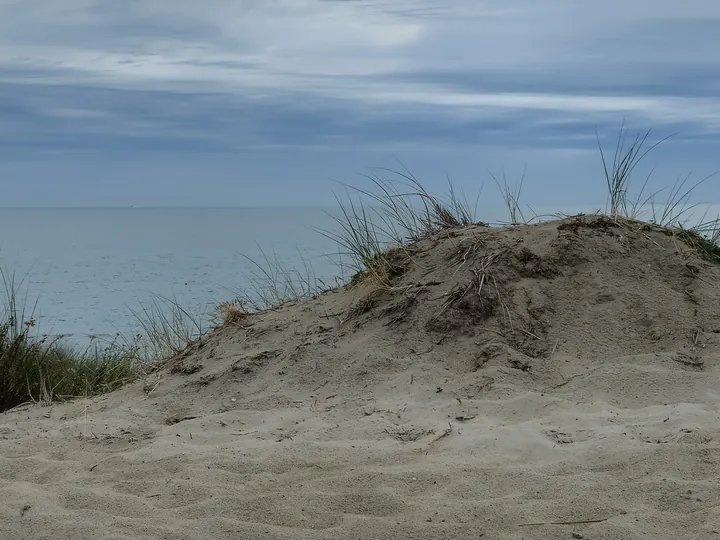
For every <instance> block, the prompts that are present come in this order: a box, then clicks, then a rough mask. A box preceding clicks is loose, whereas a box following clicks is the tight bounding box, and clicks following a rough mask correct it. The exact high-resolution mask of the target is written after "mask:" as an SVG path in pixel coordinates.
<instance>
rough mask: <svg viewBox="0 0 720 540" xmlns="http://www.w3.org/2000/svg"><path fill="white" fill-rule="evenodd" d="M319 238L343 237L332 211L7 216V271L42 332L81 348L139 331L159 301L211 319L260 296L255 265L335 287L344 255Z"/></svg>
mask: <svg viewBox="0 0 720 540" xmlns="http://www.w3.org/2000/svg"><path fill="white" fill-rule="evenodd" d="M318 229H322V230H324V229H331V230H336V229H337V224H336V222H335V221H333V219H332V218H330V217H329V216H328V213H327V210H326V209H322V208H123V209H118V208H92V209H70V208H67V209H66V208H62V209H60V208H58V209H54V208H53V209H0V268H2V269H3V270H4V272H5V274H6V276H7V275H8V274H11V273H13V272H15V276H16V281H20V280H24V281H23V283H22V286H21V287H20V291H21V293H22V297H23V298H27V301H28V303H29V305H30V308H32V307H33V306H34V305H36V307H35V312H34V317H35V319H36V320H37V328H38V331H39V332H40V333H42V334H52V335H56V334H66V335H71V336H73V337H74V338H76V339H77V340H78V341H81V340H82V339H83V338H86V337H88V336H94V335H103V336H108V335H115V334H117V333H118V332H120V333H125V334H127V333H129V332H136V331H137V330H138V325H137V320H136V318H135V317H134V316H133V315H132V311H133V310H134V311H138V310H141V309H142V307H143V306H146V307H148V306H150V305H152V303H153V301H154V300H156V299H157V297H158V295H159V296H161V297H164V298H169V299H172V300H173V301H174V302H177V303H178V304H179V305H180V306H182V307H183V308H184V309H187V310H188V311H189V312H191V313H193V314H194V315H198V316H201V317H202V316H203V315H205V314H209V313H210V311H211V310H212V308H213V306H214V305H216V304H217V303H218V302H220V301H224V300H229V299H232V298H234V297H235V296H236V295H237V292H238V291H239V290H241V291H245V292H248V293H250V294H252V293H253V289H254V288H255V287H256V284H257V283H258V281H259V280H260V281H262V278H261V276H262V271H261V270H260V268H258V267H256V266H255V265H254V264H253V263H252V262H250V260H252V261H255V262H257V263H258V264H260V265H261V266H262V267H263V268H264V269H267V270H270V271H276V270H277V267H278V266H282V268H283V269H285V270H288V271H298V272H300V273H301V274H302V275H303V276H309V277H310V278H312V279H314V278H317V279H322V280H325V281H327V282H329V283H332V282H333V280H334V278H335V276H340V274H341V273H342V272H341V268H340V267H339V266H338V265H337V262H338V257H337V256H336V255H337V254H338V252H339V251H340V250H339V247H338V245H337V244H336V243H335V242H333V241H332V240H329V239H328V238H326V237H325V236H323V235H322V234H320V233H319V232H318ZM266 259H267V260H266ZM1 285H2V283H0V294H2V298H0V308H2V307H4V304H5V300H6V299H5V298H4V296H5V294H4V293H5V291H4V289H2V287H1ZM26 295H27V296H26ZM36 302H37V304H36Z"/></svg>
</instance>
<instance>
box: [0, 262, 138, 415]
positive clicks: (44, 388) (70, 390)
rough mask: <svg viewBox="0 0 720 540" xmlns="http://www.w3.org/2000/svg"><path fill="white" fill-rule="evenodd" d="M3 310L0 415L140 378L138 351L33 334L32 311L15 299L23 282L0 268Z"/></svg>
mask: <svg viewBox="0 0 720 540" xmlns="http://www.w3.org/2000/svg"><path fill="white" fill-rule="evenodd" d="M0 278H1V279H2V284H3V288H4V293H5V302H4V303H5V310H4V312H3V313H0V375H1V376H0V411H5V410H8V409H11V408H13V407H16V406H18V405H21V404H23V403H27V402H40V403H44V404H49V403H52V402H54V401H57V400H62V399H66V398H71V397H81V396H91V395H97V394H101V393H105V392H108V391H110V390H114V389H116V388H119V387H120V386H122V385H124V384H126V383H127V382H129V381H131V380H133V379H135V378H136V377H137V376H138V375H139V368H138V366H139V364H138V355H137V352H138V351H137V350H136V349H134V348H133V347H129V346H127V345H126V344H125V343H120V342H110V343H100V342H98V341H97V340H96V341H93V342H92V343H91V344H90V345H89V346H87V347H86V348H84V349H78V348H75V347H71V346H69V345H67V344H66V343H65V342H64V341H63V338H62V336H56V337H49V336H43V335H38V334H37V332H36V331H35V325H36V322H35V319H34V317H33V311H34V309H30V310H28V309H27V308H28V307H29V303H28V302H27V296H25V297H21V296H20V292H21V290H20V288H21V285H22V283H23V280H20V281H18V280H17V279H16V276H15V274H13V273H8V272H6V271H5V270H3V269H1V268H0Z"/></svg>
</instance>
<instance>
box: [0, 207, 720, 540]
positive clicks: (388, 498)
mask: <svg viewBox="0 0 720 540" xmlns="http://www.w3.org/2000/svg"><path fill="white" fill-rule="evenodd" d="M394 260H395V261H396V263H397V272H396V275H395V276H394V277H393V283H392V288H391V290H385V291H381V292H378V291H377V289H376V288H375V287H374V286H373V285H372V284H369V283H367V284H362V285H359V286H355V287H351V288H348V289H338V290H335V291H330V292H328V293H325V294H323V295H320V296H318V297H317V298H312V299H306V300H303V301H299V302H295V303H291V304H288V305H285V306H282V307H280V308H279V309H276V310H272V311H268V312H264V313H259V314H255V315H252V316H250V317H248V318H247V319H245V320H242V321H240V322H238V323H236V324H232V325H228V326H225V327H223V328H221V329H219V330H217V331H215V332H214V333H213V334H212V335H210V336H209V337H207V338H206V339H204V340H202V341H201V342H200V343H197V344H195V345H193V346H192V347H191V348H190V349H189V350H188V351H187V352H186V353H185V354H184V355H182V356H181V357H178V358H176V359H174V360H172V361H170V362H168V363H167V365H166V366H165V367H164V369H162V370H160V371H158V372H157V373H154V374H152V375H149V376H148V377H146V378H145V379H143V380H142V381H138V382H137V383H133V384H131V385H129V386H128V387H126V388H123V389H121V390H119V391H117V392H114V393H112V394H109V395H105V396H101V397H97V398H91V399H81V400H76V401H72V402H67V403H59V404H53V405H50V406H41V405H28V406H23V407H20V408H18V409H15V410H13V411H10V412H7V413H4V414H1V415H0V538H2V539H7V540H20V539H27V540H31V539H32V540H35V539H44V538H52V539H55V540H70V539H80V538H83V539H84V538H88V539H89V538H93V539H103V540H104V539H133V540H136V539H156V538H157V539H173V540H176V539H202V538H208V539H216V538H217V539H230V538H233V539H235V538H247V539H328V540H329V539H338V540H350V539H353V540H364V539H411V538H412V539H466V538H467V539H479V538H482V539H517V540H520V539H526V540H530V539H562V538H568V539H573V538H576V539H582V538H585V539H588V540H610V539H613V540H617V539H624V540H630V539H641V538H642V539H668V540H670V539H672V540H675V539H684V538H687V539H705V538H708V539H713V538H720V509H719V508H720V481H719V480H720V414H719V411H720V287H719V286H718V285H719V284H720V266H719V265H717V264H713V263H711V262H707V261H705V260H703V259H701V258H700V257H699V256H698V254H697V253H696V252H695V251H694V250H692V249H690V248H689V247H688V246H687V245H685V243H683V242H682V241H681V240H680V239H678V238H677V237H676V236H672V235H668V234H665V233H664V232H663V231H662V230H659V229H657V228H654V227H651V226H647V225H642V224H639V223H634V222H621V223H620V224H615V223H613V222H610V221H608V220H606V219H604V218H598V217H586V218H570V219H566V220H564V221H557V222H550V223H544V224H539V225H531V226H519V227H513V228H508V229H503V230H495V229H487V228H483V227H472V228H467V229H462V230H453V231H443V232H441V233H438V234H437V235H436V236H434V237H432V238H428V239H425V240H423V241H422V242H420V243H418V244H416V245H414V246H409V247H408V248H407V249H405V250H401V251H399V252H396V253H395V254H394Z"/></svg>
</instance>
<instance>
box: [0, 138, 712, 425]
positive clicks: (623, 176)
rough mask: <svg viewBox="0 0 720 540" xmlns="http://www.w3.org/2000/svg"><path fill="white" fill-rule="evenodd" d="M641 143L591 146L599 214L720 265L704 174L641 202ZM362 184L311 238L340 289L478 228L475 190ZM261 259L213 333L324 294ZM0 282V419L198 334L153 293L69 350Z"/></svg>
mask: <svg viewBox="0 0 720 540" xmlns="http://www.w3.org/2000/svg"><path fill="white" fill-rule="evenodd" d="M649 135H650V132H649V131H648V132H644V133H640V134H638V135H636V136H635V137H634V138H628V131H627V130H625V129H624V125H623V126H622V127H621V130H620V135H619V137H618V142H617V145H616V147H615V152H614V156H613V158H612V162H610V161H609V160H608V159H606V156H605V153H604V151H603V149H602V146H601V145H600V141H599V137H598V147H599V149H600V158H601V162H602V165H603V172H604V179H605V183H606V187H607V192H608V206H607V208H606V211H605V214H606V215H608V216H610V217H613V218H615V219H621V218H624V219H631V220H643V219H646V220H647V221H648V222H650V223H653V224H656V225H658V226H661V227H663V228H665V229H666V230H667V231H668V232H669V233H671V234H674V235H676V236H677V237H678V238H679V239H680V240H682V241H683V242H685V243H686V244H687V245H689V246H691V247H692V248H693V249H695V250H696V251H697V252H698V253H699V254H700V256H702V257H703V258H704V259H706V260H708V261H712V262H715V263H718V264H720V218H716V219H706V216H703V218H702V219H701V220H699V222H698V223H697V224H695V225H692V226H688V223H689V221H690V219H691V216H692V211H693V210H695V209H697V208H698V204H694V203H691V198H692V195H693V193H694V192H695V190H696V189H697V188H698V187H699V186H700V185H701V184H702V183H704V182H705V181H707V180H708V179H709V178H711V177H712V175H711V176H708V177H705V178H703V179H701V180H700V181H698V182H695V183H690V175H686V176H683V177H680V178H678V180H677V181H676V182H675V183H674V184H673V186H672V187H671V188H670V189H669V191H668V192H667V196H666V197H665V198H664V200H661V199H660V196H661V194H662V193H663V192H664V191H665V190H658V191H655V192H652V193H647V187H648V185H649V179H650V175H648V176H647V177H646V178H645V179H644V181H643V183H642V184H641V185H640V187H639V188H638V189H634V188H633V184H632V177H633V172H634V171H635V170H636V167H637V166H638V164H639V163H640V162H641V161H642V160H643V159H644V158H645V157H646V156H647V155H648V153H649V152H650V151H651V150H653V149H655V148H656V147H657V146H659V145H660V144H661V143H662V142H664V141H666V140H668V139H669V138H670V137H665V138H663V139H660V140H659V141H657V142H655V143H654V144H650V145H648V138H649ZM628 141H629V142H628ZM651 174H652V171H651ZM491 176H492V175H491ZM492 177H493V179H494V180H495V182H496V184H497V186H498V188H499V189H500V192H501V195H502V197H503V200H504V202H505V205H506V207H507V210H508V214H509V217H510V223H511V224H513V225H515V224H518V223H526V222H527V221H526V220H525V217H524V215H523V213H522V211H521V209H520V208H521V206H520V196H521V191H522V187H523V183H524V180H525V172H523V175H522V177H521V179H520V182H519V184H517V185H515V186H514V187H510V186H509V185H508V182H507V179H506V177H505V175H504V174H503V176H502V183H501V181H500V180H499V179H498V178H496V177H495V176H492ZM365 178H366V179H367V180H369V183H370V186H369V188H367V189H365V188H358V187H353V186H345V187H346V198H345V199H342V198H340V197H337V202H338V208H339V213H338V214H337V215H332V216H331V217H332V218H333V219H334V220H335V222H336V224H337V225H338V228H337V229H336V230H333V231H328V230H322V231H319V232H320V234H322V235H324V236H325V237H327V238H329V239H331V240H333V241H335V242H336V243H337V244H338V245H339V247H340V253H339V256H340V261H339V264H341V265H345V264H346V261H348V260H349V264H348V267H349V269H350V271H351V274H352V275H351V277H350V278H349V279H346V280H345V281H344V282H345V283H346V284H347V285H349V286H354V285H357V284H360V283H367V282H369V283H371V284H372V285H373V286H374V287H375V288H387V289H391V288H392V277H393V275H394V274H395V273H396V270H397V268H396V266H395V265H396V264H397V262H396V261H397V250H398V249H400V250H406V254H408V255H411V248H410V245H411V244H412V243H415V242H418V241H421V240H423V239H426V238H428V237H430V236H432V235H435V234H438V233H443V232H446V231H450V230H452V229H458V228H463V227H468V226H473V225H482V226H486V225H487V224H486V223H482V222H480V221H478V219H477V216H476V213H477V212H476V211H477V204H478V200H479V197H480V195H479V193H480V191H479V192H478V197H477V199H476V200H475V204H474V206H471V205H470V204H469V203H468V201H467V199H466V198H465V197H464V195H462V194H461V193H458V192H457V191H456V189H455V188H454V187H453V184H452V182H451V181H450V180H449V179H448V191H447V193H446V194H445V195H444V196H436V195H433V194H431V193H430V192H429V191H428V190H427V189H426V188H425V187H424V186H423V184H422V183H421V182H420V181H419V180H418V179H417V178H416V177H415V176H414V175H413V174H412V173H411V172H410V171H409V170H408V169H407V168H406V167H404V166H402V167H401V170H392V169H377V170H376V173H375V174H373V175H366V176H365ZM261 253H262V257H263V260H262V261H259V262H256V261H254V260H252V259H250V258H248V260H249V261H250V263H251V265H252V266H253V267H254V272H253V273H252V276H251V277H250V279H249V281H250V291H241V292H239V293H238V294H237V296H236V298H235V299H233V300H231V301H227V302H221V303H220V304H218V305H217V306H216V308H215V311H214V312H213V315H214V319H213V322H214V323H215V324H216V325H217V326H222V325H225V324H242V323H243V322H244V321H245V320H246V318H247V316H248V315H249V314H250V313H252V312H257V311H263V310H266V309H271V308H275V307H278V306H280V305H283V304H285V303H287V302H289V301H295V300H299V299H302V298H307V297H314V296H317V295H319V294H321V293H322V292H324V291H326V290H328V289H330V288H332V287H331V286H329V285H327V284H326V283H324V282H322V281H321V280H319V279H317V277H316V275H315V272H314V270H313V268H312V265H311V264H309V263H307V262H304V268H302V269H300V270H297V269H292V270H289V269H287V268H285V267H284V266H283V265H282V264H281V262H280V261H279V260H278V258H277V256H272V257H270V256H268V255H267V254H266V253H265V252H264V251H262V249H261ZM301 258H302V257H301ZM0 277H2V281H3V285H4V289H5V296H6V298H5V300H6V301H5V302H4V303H5V304H6V309H5V312H4V313H0V375H2V376H1V377H0V411H2V410H6V409H8V408H11V407H15V406H17V405H19V404H21V403H25V402H29V401H30V402H42V403H52V402H53V401H56V400H59V399H64V398H68V397H79V396H89V395H96V394H100V393H103V392H107V391H110V390H113V389H116V388H118V387H120V386H122V385H123V384H126V383H127V382H129V381H131V380H133V379H135V378H137V377H139V376H142V375H143V374H144V373H145V372H147V371H148V367H152V365H153V364H154V365H160V364H159V361H160V360H163V359H167V358H170V357H173V356H175V355H178V354H179V353H181V352H182V351H184V350H185V349H186V348H187V346H188V345H189V344H191V343H193V342H194V341H195V340H197V339H199V338H201V337H202V336H203V335H205V334H206V333H207V331H208V330H209V329H208V328H205V326H204V325H203V322H202V321H203V317H202V315H201V314H200V315H198V314H194V313H191V312H190V310H188V309H187V308H183V307H181V305H180V303H179V302H178V301H177V300H176V299H169V298H164V297H160V296H156V297H153V299H152V300H151V301H150V302H149V303H146V304H144V305H141V307H140V308H139V309H134V310H131V313H132V314H133V315H134V316H135V318H136V320H137V322H138V323H139V326H140V328H141V332H140V333H139V334H137V335H135V336H133V337H132V338H126V337H122V336H118V337H117V338H116V339H115V340H113V341H112V342H108V343H101V342H99V340H94V341H92V342H91V344H90V345H89V346H88V347H85V348H84V349H78V348H75V347H71V346H69V345H67V344H66V343H65V342H64V341H63V339H62V337H54V338H50V337H48V336H42V335H40V334H39V333H38V332H37V330H36V328H35V320H34V318H33V312H34V309H33V306H31V305H30V303H29V302H28V301H27V300H28V299H27V296H26V297H25V298H24V299H23V298H21V297H20V296H19V292H20V287H19V285H21V284H22V282H20V283H18V282H17V281H16V279H15V275H14V274H8V273H7V272H4V271H2V269H0Z"/></svg>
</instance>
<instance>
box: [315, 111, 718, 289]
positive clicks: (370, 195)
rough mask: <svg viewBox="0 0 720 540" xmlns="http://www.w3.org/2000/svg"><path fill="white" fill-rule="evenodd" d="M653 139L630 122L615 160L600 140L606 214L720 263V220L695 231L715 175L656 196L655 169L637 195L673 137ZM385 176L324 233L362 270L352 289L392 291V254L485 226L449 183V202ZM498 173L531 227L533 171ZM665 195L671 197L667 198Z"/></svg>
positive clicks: (684, 180)
mask: <svg viewBox="0 0 720 540" xmlns="http://www.w3.org/2000/svg"><path fill="white" fill-rule="evenodd" d="M650 133H651V132H650V131H646V132H640V133H638V134H636V135H635V136H634V137H630V136H629V131H628V130H627V129H625V124H624V122H623V124H622V125H621V128H620V133H619V135H618V139H617V143H616V146H615V152H614V155H613V158H612V161H610V160H609V158H606V155H605V151H604V150H603V148H602V145H601V144H600V138H599V136H598V137H597V142H598V148H599V151H600V159H601V162H602V165H603V172H604V177H605V183H606V188H607V193H608V206H607V208H606V212H605V213H606V215H608V216H610V217H613V218H616V219H617V218H626V219H632V220H642V219H646V220H647V221H649V222H650V223H653V224H656V225H659V226H661V227H664V228H666V229H667V230H668V231H669V232H671V233H672V234H676V235H677V236H678V238H680V239H681V240H683V241H684V242H685V243H686V244H688V245H690V246H691V247H692V248H693V249H695V250H697V251H698V253H699V254H700V255H701V256H702V257H703V258H705V259H707V260H711V261H714V262H720V247H719V244H718V242H719V241H720V233H719V232H718V229H719V223H720V219H715V220H705V218H704V217H703V219H701V220H700V221H699V222H698V223H697V224H695V225H691V226H689V225H688V223H689V222H690V220H691V218H692V213H693V211H694V210H696V209H697V208H698V206H699V204H697V203H692V202H691V198H692V195H693V194H694V192H695V191H696V189H697V188H698V187H699V186H700V185H701V184H703V183H704V182H706V181H707V180H709V179H710V178H712V177H713V176H714V175H709V176H706V177H704V178H702V179H700V180H699V181H697V182H694V183H691V182H690V178H691V175H689V174H688V175H685V176H682V177H679V178H678V179H677V180H676V181H675V183H674V184H673V185H672V187H671V188H670V189H669V191H668V190H667V188H665V189H660V190H657V191H654V192H650V193H648V191H647V189H648V186H649V181H650V178H651V176H652V173H653V171H651V172H650V174H648V175H647V176H646V177H645V179H644V181H643V183H642V184H641V185H640V186H639V188H638V189H635V187H634V185H633V174H634V172H635V170H636V168H637V167H638V165H639V164H640V162H641V161H642V160H643V159H644V158H645V157H646V156H647V155H648V154H649V153H650V152H651V151H652V150H654V149H655V148H657V147H658V146H659V145H660V144H662V143H664V142H665V141H667V140H668V139H670V138H671V137H672V136H673V135H670V136H667V137H664V138H662V139H660V140H658V141H656V142H654V143H652V144H650V143H649V142H648V139H649V137H650ZM378 170H379V171H380V173H378V174H374V175H364V176H365V178H366V179H368V180H369V181H370V188H368V189H361V188H358V187H353V186H346V189H347V191H346V198H345V199H341V198H339V197H336V200H337V203H338V206H339V208H340V213H339V215H338V216H333V217H334V219H335V221H336V222H337V224H338V229H337V230H335V231H321V233H322V234H324V235H325V236H326V237H327V238H330V239H332V240H334V241H336V242H337V243H338V245H339V246H340V249H341V255H342V256H345V257H347V258H349V260H350V261H351V268H352V269H353V271H354V275H353V276H352V278H351V280H350V284H351V285H355V284H357V283H360V282H364V281H366V280H368V279H370V280H371V281H372V282H374V283H375V284H376V285H379V286H384V287H389V286H390V277H391V274H392V269H393V263H392V258H391V257H390V256H389V254H390V253H391V249H393V248H394V249H397V248H403V247H406V246H407V245H408V243H412V242H417V241H419V240H422V239H423V238H426V237H428V236H429V235H431V234H434V233H437V232H438V231H442V230H448V229H453V228H459V227H466V226H469V225H473V224H478V223H481V222H479V221H478V220H477V218H476V215H475V212H474V211H473V209H472V208H471V207H470V205H469V204H468V203H467V200H466V199H464V198H461V197H459V196H458V195H457V192H456V190H455V189H454V187H453V185H452V183H451V182H449V181H448V184H449V190H448V193H447V194H446V196H445V197H438V196H435V195H433V194H431V193H430V192H429V191H428V190H427V189H425V187H424V186H423V185H422V184H421V182H420V181H419V180H418V179H417V178H416V177H415V176H414V175H413V174H412V173H411V172H410V171H409V170H408V169H407V168H406V167H404V166H402V170H399V171H397V170H392V169H378ZM490 175H491V177H492V178H493V179H494V180H495V183H496V184H497V186H498V189H499V190H500V193H501V195H502V198H503V201H504V202H505V206H506V208H507V210H508V214H509V217H510V224H511V225H516V224H519V223H527V222H528V221H527V220H526V219H525V216H524V215H523V212H522V210H521V204H520V198H521V193H522V188H523V184H524V181H525V170H523V174H522V176H521V178H520V180H519V182H518V183H517V184H516V185H515V186H510V185H509V183H508V180H507V177H506V175H505V174H504V171H503V175H502V181H501V180H500V179H498V178H497V177H496V176H494V175H493V174H492V173H491V174H490ZM663 193H666V196H665V197H664V199H663V198H662V195H663ZM478 197H479V195H478ZM475 209H477V200H476V202H475ZM483 225H485V224H484V223H483Z"/></svg>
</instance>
